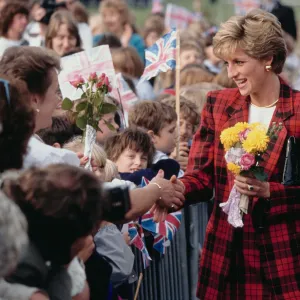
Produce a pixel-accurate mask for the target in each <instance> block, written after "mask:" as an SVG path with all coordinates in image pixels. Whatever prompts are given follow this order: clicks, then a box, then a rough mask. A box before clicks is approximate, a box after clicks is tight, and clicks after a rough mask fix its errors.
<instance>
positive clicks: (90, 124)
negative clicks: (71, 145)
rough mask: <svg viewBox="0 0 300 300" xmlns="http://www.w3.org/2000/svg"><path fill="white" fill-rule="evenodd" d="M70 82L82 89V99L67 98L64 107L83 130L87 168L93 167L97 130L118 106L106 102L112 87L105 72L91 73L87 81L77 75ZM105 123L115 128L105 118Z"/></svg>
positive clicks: (110, 127) (111, 128)
mask: <svg viewBox="0 0 300 300" xmlns="http://www.w3.org/2000/svg"><path fill="white" fill-rule="evenodd" d="M70 84H71V85H72V86H74V87H75V88H76V89H81V91H82V94H81V99H79V101H78V103H77V105H75V102H74V101H71V100H70V99H69V98H65V99H64V100H63V102H62V109H64V110H67V111H71V112H72V116H73V118H74V119H75V120H76V125H77V127H79V128H80V129H82V130H83V140H84V143H85V147H84V155H85V156H86V157H89V161H88V163H87V164H86V166H85V167H86V168H87V169H90V168H91V165H90V163H91V154H92V147H93V145H94V143H95V141H96V132H97V131H98V130H100V131H101V128H99V126H98V124H99V121H100V120H102V119H103V116H104V115H105V114H109V113H112V112H115V111H116V110H117V107H116V106H115V105H113V104H110V103H105V102H104V98H105V95H106V94H107V93H109V92H111V90H112V88H111V85H110V83H109V79H108V77H107V76H106V75H105V74H104V73H103V74H101V75H100V76H99V77H98V76H97V74H96V72H94V73H91V74H90V75H89V78H88V80H87V81H85V80H84V79H83V77H82V76H76V77H75V78H74V79H73V80H72V81H70ZM103 120H104V123H105V125H106V126H107V127H108V128H109V129H110V130H114V129H115V128H114V127H113V126H112V125H111V124H110V123H108V122H107V121H106V120H105V119H103Z"/></svg>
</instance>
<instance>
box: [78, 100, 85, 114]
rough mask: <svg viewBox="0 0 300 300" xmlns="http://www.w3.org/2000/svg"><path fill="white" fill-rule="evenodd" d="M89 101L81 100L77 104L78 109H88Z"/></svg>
mask: <svg viewBox="0 0 300 300" xmlns="http://www.w3.org/2000/svg"><path fill="white" fill-rule="evenodd" d="M86 105H87V101H83V102H80V103H78V104H77V105H76V111H78V112H79V111H82V110H85V109H86Z"/></svg>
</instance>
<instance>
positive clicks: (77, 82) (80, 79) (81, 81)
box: [70, 75, 84, 88]
mask: <svg viewBox="0 0 300 300" xmlns="http://www.w3.org/2000/svg"><path fill="white" fill-rule="evenodd" d="M70 84H71V85H72V86H74V87H75V88H79V87H80V86H81V85H82V84H84V79H83V77H82V76H81V75H76V76H75V78H74V80H70Z"/></svg>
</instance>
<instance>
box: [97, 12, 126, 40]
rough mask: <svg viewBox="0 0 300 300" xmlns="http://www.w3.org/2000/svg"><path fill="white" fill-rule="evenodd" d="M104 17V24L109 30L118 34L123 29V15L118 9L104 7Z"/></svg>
mask: <svg viewBox="0 0 300 300" xmlns="http://www.w3.org/2000/svg"><path fill="white" fill-rule="evenodd" d="M102 18H103V24H104V26H105V27H106V29H107V30H108V31H109V32H111V33H114V34H116V35H118V34H119V33H120V32H121V31H122V30H123V28H122V27H123V26H122V24H121V19H122V18H121V15H120V14H119V12H118V11H117V10H116V9H114V8H105V9H103V12H102Z"/></svg>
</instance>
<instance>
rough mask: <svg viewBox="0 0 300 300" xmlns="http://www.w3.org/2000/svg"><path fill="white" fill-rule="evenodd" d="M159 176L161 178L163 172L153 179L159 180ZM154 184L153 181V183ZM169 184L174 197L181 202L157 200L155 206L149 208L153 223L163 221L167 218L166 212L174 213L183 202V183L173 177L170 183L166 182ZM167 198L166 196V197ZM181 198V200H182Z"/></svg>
mask: <svg viewBox="0 0 300 300" xmlns="http://www.w3.org/2000/svg"><path fill="white" fill-rule="evenodd" d="M161 176H163V172H161V173H159V174H158V176H157V177H155V178H161ZM154 182H155V181H154ZM168 182H169V184H171V185H172V187H173V189H174V191H175V195H176V196H178V197H179V199H183V200H182V201H181V203H179V205H178V203H177V202H176V203H175V202H171V201H172V200H171V201H170V199H163V198H162V197H161V198H162V199H159V200H158V201H157V202H156V204H154V205H153V207H152V208H151V210H150V212H151V213H153V214H154V218H153V219H154V221H155V222H161V221H164V220H165V219H166V217H167V214H168V212H170V211H175V210H178V209H179V208H180V207H181V206H182V205H183V202H184V196H183V193H184V185H183V183H182V182H181V181H180V180H178V179H177V177H176V176H175V175H173V176H172V177H171V179H170V181H168ZM166 197H167V195H166ZM182 197H183V198H182ZM169 202H171V205H170V204H169Z"/></svg>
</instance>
